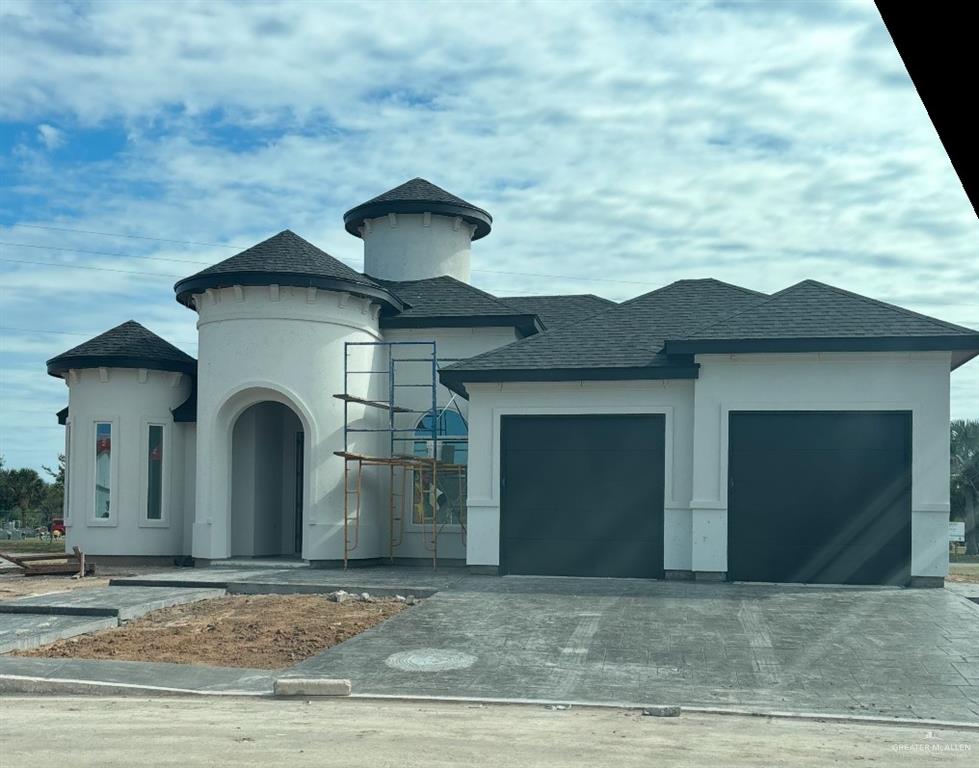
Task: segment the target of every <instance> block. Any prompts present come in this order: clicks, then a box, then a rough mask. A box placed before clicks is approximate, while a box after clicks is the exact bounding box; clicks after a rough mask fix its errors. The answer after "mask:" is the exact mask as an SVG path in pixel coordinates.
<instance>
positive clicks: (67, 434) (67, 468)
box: [61, 421, 71, 520]
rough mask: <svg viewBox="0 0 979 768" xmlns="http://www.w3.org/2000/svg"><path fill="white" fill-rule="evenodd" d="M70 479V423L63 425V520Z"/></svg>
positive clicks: (66, 510) (68, 508)
mask: <svg viewBox="0 0 979 768" xmlns="http://www.w3.org/2000/svg"><path fill="white" fill-rule="evenodd" d="M70 477H71V422H70V421H69V422H67V423H66V424H65V482H64V488H62V493H63V494H64V497H63V502H62V509H61V514H62V516H63V517H64V519H65V520H67V519H68V517H69V510H70V509H71V507H69V506H68V499H69V497H68V489H69V484H68V483H69V478H70Z"/></svg>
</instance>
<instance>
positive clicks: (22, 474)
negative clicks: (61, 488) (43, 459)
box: [3, 469, 47, 525]
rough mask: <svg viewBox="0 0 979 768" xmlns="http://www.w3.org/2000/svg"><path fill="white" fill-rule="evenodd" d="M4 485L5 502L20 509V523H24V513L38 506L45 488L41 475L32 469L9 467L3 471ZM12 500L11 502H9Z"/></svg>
mask: <svg viewBox="0 0 979 768" xmlns="http://www.w3.org/2000/svg"><path fill="white" fill-rule="evenodd" d="M3 474H4V486H5V494H4V495H5V496H6V497H7V499H6V500H7V502H8V504H10V506H12V507H16V508H18V509H20V510H21V514H20V519H21V524H22V525H23V524H25V520H26V513H28V512H32V511H34V510H36V509H37V508H38V505H39V504H40V503H41V501H43V499H44V494H45V491H46V489H47V486H46V484H45V482H44V481H43V480H42V479H41V476H40V475H39V474H38V473H37V471H36V470H33V469H9V470H5V471H4V473H3ZM11 502H12V503H11Z"/></svg>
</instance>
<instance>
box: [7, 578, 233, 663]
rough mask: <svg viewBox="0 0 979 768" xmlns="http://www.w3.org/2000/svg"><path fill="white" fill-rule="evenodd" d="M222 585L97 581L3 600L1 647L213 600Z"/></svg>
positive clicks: (33, 644)
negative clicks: (135, 584) (87, 586)
mask: <svg viewBox="0 0 979 768" xmlns="http://www.w3.org/2000/svg"><path fill="white" fill-rule="evenodd" d="M224 594H225V591H224V589H220V588H214V587H211V588H207V589H182V588H178V587H112V586H109V587H96V588H94V589H84V590H82V589H78V590H73V591H71V592H52V593H48V594H45V595H37V596H33V597H21V598H17V599H15V600H6V601H2V602H0V653H8V652H10V651H15V650H28V649H30V648H37V647H39V646H41V645H47V644H48V643H52V642H54V641H56V640H63V639H65V638H69V637H75V636H76V635H82V634H86V633H89V632H97V631H98V630H100V629H110V628H112V627H115V626H118V625H119V623H120V622H123V621H130V620H132V619H135V618H138V617H139V616H143V615H144V614H147V613H149V612H150V611H156V610H159V609H161V608H169V607H170V606H172V605H182V604H184V603H194V602H198V601H200V600H210V599H211V598H214V597H221V596H222V595H224Z"/></svg>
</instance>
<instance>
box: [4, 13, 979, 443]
mask: <svg viewBox="0 0 979 768" xmlns="http://www.w3.org/2000/svg"><path fill="white" fill-rule="evenodd" d="M426 9H427V6H422V5H418V4H413V3H384V4H381V3H365V4H340V3H331V4H320V3H286V4H275V5H268V4H261V3H243V4H241V3H235V4H231V3H216V2H199V3H198V2H190V3H181V4H160V3H96V4H90V5H86V6H78V5H77V4H71V5H68V4H66V5H59V4H54V3H44V4H32V3H14V2H9V1H8V2H5V3H4V4H3V5H2V6H0V14H2V15H0V23H2V24H3V25H4V30H5V39H4V46H3V47H2V48H0V119H5V120H9V121H18V122H31V123H35V124H36V123H42V124H44V125H47V126H49V127H50V126H51V125H52V124H57V125H58V126H61V128H60V130H63V131H64V130H67V131H70V132H71V136H72V141H71V147H72V148H75V147H76V146H84V144H85V139H84V138H80V137H84V136H85V135H86V134H85V132H86V131H96V130H103V129H106V128H111V129H113V130H116V131H118V132H119V133H120V135H122V136H123V137H124V146H123V147H122V149H121V150H119V151H116V152H114V153H108V154H107V155H106V156H100V158H98V159H94V160H85V161H77V162H66V161H64V160H62V159H59V156H60V155H61V154H63V153H58V155H54V156H49V155H46V154H45V153H43V152H40V151H32V150H30V149H28V148H20V149H19V150H18V152H17V153H16V154H11V155H10V157H8V158H6V159H2V158H0V163H2V165H0V172H3V175H4V176H5V177H6V178H9V179H11V180H12V181H11V182H10V185H11V187H12V188H13V190H14V192H15V194H16V195H17V197H18V199H20V200H25V201H29V204H27V203H25V204H24V207H23V211H22V212H21V215H19V217H18V220H19V221H23V222H26V223H35V224H42V225H53V226H65V227H71V228H76V229H85V230H92V231H101V232H125V233H130V234H139V235H150V236H157V237H162V238H171V239H179V240H194V241H199V242H208V243H230V244H238V245H242V246H247V245H250V244H252V243H254V242H256V241H257V240H259V239H261V238H264V237H267V236H268V235H270V234H273V233H274V232H277V231H279V230H281V229H284V228H286V227H288V228H291V229H294V230H295V231H297V232H298V233H299V234H301V235H303V236H305V237H307V238H308V239H310V240H312V241H313V242H315V243H317V244H318V245H320V246H321V247H323V248H324V249H325V250H327V251H329V252H330V253H332V254H334V255H335V256H338V257H340V258H343V259H345V260H347V261H348V262H349V263H352V264H355V265H356V264H358V261H359V257H360V255H361V253H360V247H359V245H360V244H359V241H357V240H356V239H354V238H351V237H350V236H349V235H347V234H346V233H345V232H344V231H343V227H342V223H341V215H342V212H343V211H344V210H345V209H347V208H349V207H351V206H353V205H355V204H356V203H359V202H361V201H362V200H365V199H367V198H369V197H371V196H373V195H375V194H377V193H379V192H381V191H383V190H385V189H387V188H389V187H391V186H394V185H395V184H398V183H400V182H402V181H404V180H405V179H408V178H411V177H413V176H424V177H426V178H429V179H430V180H432V181H433V182H435V183H437V184H439V185H441V186H444V187H446V188H447V189H449V190H450V191H452V192H455V193H457V194H459V195H461V196H462V197H465V198H467V199H469V200H471V201H472V202H474V203H477V204H479V205H482V206H484V207H486V208H488V209H489V210H490V211H491V213H492V214H493V215H494V219H495V223H494V230H493V233H492V234H491V235H490V236H489V237H488V238H486V239H485V240H481V241H479V242H478V243H477V244H476V245H475V247H474V267H475V269H476V270H477V271H476V274H475V281H476V282H477V284H478V285H479V286H480V287H482V288H485V289H487V290H491V291H493V292H496V293H501V294H506V293H510V294H514V293H544V292H595V293H599V294H602V295H606V296H608V297H610V298H614V299H624V298H628V297H630V296H633V295H636V294H638V293H641V292H643V291H645V290H648V289H652V288H655V287H657V286H660V285H663V284H664V283H667V282H669V281H671V280H674V279H677V278H681V277H701V276H714V277H718V278H720V279H724V280H729V281H731V282H735V283H740V284H743V285H747V286H749V287H752V288H756V289H759V290H764V291H773V290H778V289H780V288H783V287H785V286H786V285H789V284H791V283H794V282H796V281H798V280H801V279H803V278H807V277H812V278H816V279H820V280H824V281H826V282H829V283H835V284H839V285H841V286H843V287H846V288H849V289H851V290H855V291H858V292H861V293H866V294H869V295H871V296H875V297H878V298H882V299H885V300H892V301H895V302H897V303H900V304H902V305H904V306H907V307H909V308H911V309H915V310H918V311H922V312H925V313H928V314H933V315H936V316H938V317H942V318H944V319H948V320H951V321H953V322H958V323H961V324H965V325H972V326H979V298H977V296H976V293H975V290H974V288H973V286H975V285H976V284H979V258H977V255H979V224H977V222H976V219H975V216H974V214H973V212H972V210H971V209H970V207H969V204H968V201H967V200H966V198H965V195H964V193H963V191H962V189H961V186H960V184H959V182H958V180H957V179H956V177H955V174H954V172H953V170H952V168H951V166H950V164H949V162H948V159H947V157H946V155H945V153H944V150H943V148H942V146H941V144H940V142H939V140H938V138H937V136H936V134H935V131H934V129H933V127H932V125H931V123H930V122H929V120H928V117H927V115H926V114H925V111H924V109H923V107H922V105H921V103H920V100H919V99H918V97H917V95H916V93H915V91H914V87H913V85H912V84H911V82H910V80H909V79H908V77H907V73H906V72H905V70H904V68H903V65H902V62H901V60H900V57H899V56H898V54H897V52H896V51H895V50H894V47H893V44H892V43H891V41H890V38H889V36H888V35H887V32H886V30H885V29H884V27H883V24H882V23H881V21H880V18H879V15H878V14H877V11H876V9H875V8H874V6H873V4H872V3H870V2H856V3H850V2H847V3H839V4H836V3H828V2H827V3H787V4H780V3H764V4H757V3H756V4H747V5H744V4H735V5H729V4H712V3H683V4H681V3H573V4H572V3H565V4H559V3H529V4H526V3H494V4H476V3H472V4H442V5H440V6H439V12H438V13H429V12H427V10H426ZM0 240H2V241H4V242H14V243H32V244H40V245H56V246H61V247H67V248H79V249H83V250H96V251H103V252H106V253H111V254H120V255H116V256H100V255H93V254H72V253H68V252H44V251H39V250H37V249H34V250H31V249H25V248H14V247H11V246H0V258H6V259H18V260H31V261H62V262H68V263H73V264H78V265H83V266H93V265H95V266H102V267H105V268H108V269H118V270H126V271H130V272H137V273H157V274H159V275H160V277H151V276H148V275H145V274H124V273H122V272H93V271H86V270H82V269H57V268H51V267H44V266H34V265H30V264H10V263H4V262H0V271H2V272H3V280H2V288H0V301H2V302H3V303H4V306H5V308H10V309H9V310H6V311H5V312H3V313H2V314H0V325H9V326H16V327H24V328H38V329H50V330H58V331H69V332H73V333H75V332H77V333H97V332H100V331H102V330H105V329H107V328H109V327H111V326H113V325H116V324H118V323H119V322H121V321H123V320H125V319H128V318H130V317H134V318H136V319H137V320H140V321H145V322H146V323H147V324H148V325H150V327H152V328H154V329H159V330H161V331H162V332H163V333H164V335H167V336H168V338H171V340H174V341H181V342H186V341H191V340H193V338H194V335H195V332H194V325H193V324H194V318H195V316H194V314H193V313H192V312H189V311H188V310H186V309H185V308H183V307H180V306H178V305H177V304H176V303H175V302H174V301H173V294H172V291H171V286H172V283H173V282H174V280H175V277H174V276H175V275H185V274H190V273H191V272H193V271H196V269H197V265H195V264H193V263H184V262H180V261H164V260H163V259H164V258H167V259H184V260H186V261H187V262H191V261H201V262H203V263H213V262H215V261H218V260H220V259H221V258H224V257H226V256H227V255H230V254H232V253H234V250H232V249H229V248H217V247H191V246H181V245H177V244H164V243H156V242H152V241H140V240H131V239H122V238H107V237H98V236H88V235H77V234H71V233H65V232H50V231H43V230H29V229H24V228H18V227H16V226H13V227H9V228H0ZM142 257H158V258H159V259H160V260H159V261H153V260H152V259H149V260H148V259H146V258H142ZM512 273H525V274H526V273H529V274H532V275H534V274H536V275H558V276H565V277H557V278H555V277H530V276H520V275H517V274H512ZM614 281H620V282H614ZM6 338H8V339H12V338H13V336H12V335H11V334H10V333H7V334H6ZM70 338H78V340H81V337H70ZM44 339H45V336H44V335H39V336H38V337H37V338H34V339H31V340H30V344H29V345H26V346H24V345H25V342H23V340H19V341H17V345H18V346H17V347H16V350H15V349H13V341H11V342H10V344H11V350H10V352H9V354H8V353H4V351H3V348H2V346H0V354H8V357H7V358H6V359H9V360H11V361H12V362H11V363H10V365H12V366H14V367H15V369H16V370H18V371H25V372H30V375H32V376H37V377H39V381H40V382H41V384H40V385H39V386H42V387H47V388H49V389H50V391H51V392H53V393H54V395H53V396H52V398H50V400H49V401H46V404H45V407H47V403H48V402H50V401H54V400H57V399H58V398H63V391H62V390H61V389H58V387H59V383H58V382H57V381H55V380H53V379H51V380H46V379H47V377H45V376H44V374H43V360H44V358H45V357H46V356H50V355H53V354H56V353H58V352H60V351H62V350H63V349H64V348H66V345H65V344H64V343H62V340H61V339H60V338H58V337H54V338H53V339H52V340H51V341H50V342H46V341H45V340H44ZM55 339H57V343H56V341H55ZM66 340H67V339H66ZM76 343H77V342H76ZM48 344H49V346H50V351H49V353H42V352H41V350H40V347H44V346H45V345H48ZM0 345H2V340H0ZM59 345H60V346H59ZM70 345H71V343H70V341H69V343H68V344H67V346H70ZM181 346H183V344H181ZM185 348H186V349H188V351H191V352H193V349H192V348H191V347H186V346H185ZM19 381H20V380H18V382H19ZM45 391H47V390H45ZM0 395H2V396H3V397H4V398H10V397H13V398H15V399H17V400H18V401H20V400H24V401H25V402H30V401H31V399H32V398H36V392H35V391H34V390H31V391H29V392H28V391H26V390H23V389H21V388H20V384H19V383H17V382H14V383H12V384H9V385H8V386H7V388H6V389H5V390H4V392H3V393H0ZM952 402H953V415H972V416H979V363H977V362H973V363H970V364H969V365H967V366H965V367H964V368H963V369H962V370H961V371H958V372H956V374H955V375H954V376H953V400H952ZM24 428H25V427H24V424H23V423H22V422H18V425H17V427H16V430H17V434H18V435H20V434H21V433H22V432H23V429H24ZM13 429H14V427H13V426H11V425H10V422H8V421H7V420H6V419H5V418H2V419H0V439H8V440H9V437H8V438H4V434H6V435H8V436H9V435H10V434H11V431H12V430H13ZM27 434H28V435H29V432H28V433H27ZM41 439H42V438H38V440H41ZM49 442H51V445H52V446H53V447H52V449H51V450H52V451H53V450H55V449H56V447H57V440H50V441H49ZM0 450H6V449H5V448H2V447H0ZM25 460H26V459H25Z"/></svg>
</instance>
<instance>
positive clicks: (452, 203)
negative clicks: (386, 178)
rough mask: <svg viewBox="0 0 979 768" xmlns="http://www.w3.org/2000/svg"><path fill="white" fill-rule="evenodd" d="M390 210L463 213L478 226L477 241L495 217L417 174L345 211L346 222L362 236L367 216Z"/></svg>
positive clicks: (356, 234) (374, 215)
mask: <svg viewBox="0 0 979 768" xmlns="http://www.w3.org/2000/svg"><path fill="white" fill-rule="evenodd" d="M389 213H435V214H439V215H441V216H460V217H461V218H463V219H465V220H466V221H468V222H469V223H470V224H473V225H474V226H475V227H476V232H475V233H474V234H473V240H479V238H481V237H486V235H488V234H489V233H490V229H491V228H492V226H493V217H492V216H490V215H489V213H488V212H487V211H484V210H483V209H482V208H479V207H477V206H475V205H473V204H472V203H470V202H467V201H466V200H463V199H462V198H461V197H456V196H455V195H453V194H452V193H451V192H447V191H445V190H444V189H442V188H441V187H437V186H435V185H434V184H432V182H430V181H427V180H426V179H422V178H417V177H416V178H414V179H411V180H410V181H406V182H405V183H404V184H401V185H400V186H397V187H395V188H394V189H389V190H388V191H387V192H384V193H383V194H380V195H378V196H377V197H372V198H371V199H370V200H368V201H367V202H364V203H361V204H360V205H358V206H356V207H354V208H351V209H350V210H349V211H347V212H346V213H345V214H343V224H344V227H345V228H346V230H347V232H349V233H350V234H351V235H355V236H357V237H360V231H359V228H360V225H361V224H363V223H364V219H374V218H377V217H379V216H386V215H387V214H389Z"/></svg>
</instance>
